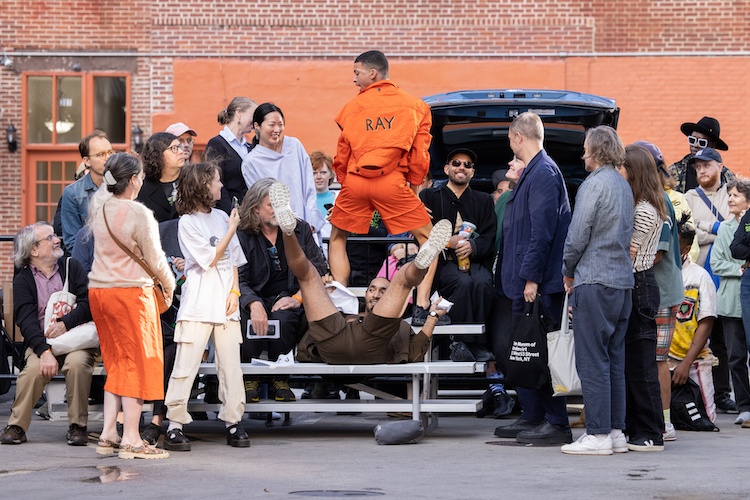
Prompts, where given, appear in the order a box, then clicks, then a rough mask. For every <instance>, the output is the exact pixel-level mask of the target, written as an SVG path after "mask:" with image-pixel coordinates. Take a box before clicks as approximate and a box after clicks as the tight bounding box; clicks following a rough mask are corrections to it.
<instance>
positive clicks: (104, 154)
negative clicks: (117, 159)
mask: <svg viewBox="0 0 750 500" xmlns="http://www.w3.org/2000/svg"><path fill="white" fill-rule="evenodd" d="M116 152H117V151H115V150H114V149H110V150H109V151H99V152H98V153H94V154H90V155H89V158H105V157H107V158H109V157H110V156H112V155H113V154H115V153H116Z"/></svg>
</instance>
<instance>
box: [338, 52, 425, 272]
mask: <svg viewBox="0 0 750 500" xmlns="http://www.w3.org/2000/svg"><path fill="white" fill-rule="evenodd" d="M354 84H355V85H357V86H358V87H359V88H360V89H361V90H360V92H359V94H358V95H357V97H355V98H354V99H352V100H351V101H350V102H349V103H348V104H347V105H346V106H344V108H343V109H342V110H341V112H340V113H339V114H338V116H337V117H336V123H337V124H338V126H339V127H340V128H341V135H340V136H339V141H338V146H337V149H336V158H335V159H334V162H333V169H334V171H335V172H336V177H337V179H338V181H339V182H340V183H341V192H340V193H339V196H338V198H336V203H335V205H334V207H333V214H332V216H331V224H332V225H333V228H332V230H331V240H330V243H329V246H328V256H329V259H328V260H329V262H330V266H331V274H332V276H333V278H334V279H335V280H336V281H338V282H340V283H344V284H346V283H347V281H348V279H349V273H350V272H351V268H350V265H349V259H348V257H347V255H346V239H347V237H348V236H349V233H367V231H368V229H369V227H370V220H371V219H372V216H373V212H374V211H375V210H377V211H378V212H379V213H380V216H381V217H382V219H383V222H384V223H385V227H386V229H388V232H389V233H390V234H399V233H404V232H411V233H412V234H413V235H414V237H416V238H417V240H418V241H419V243H420V244H422V243H424V242H425V241H427V237H428V236H429V234H430V230H431V229H432V223H431V222H430V216H429V215H428V213H427V210H426V209H425V206H424V204H423V203H422V202H421V201H420V200H419V198H418V197H417V195H416V189H417V187H418V186H419V185H420V184H422V181H423V180H424V176H425V175H426V174H427V171H428V170H429V168H430V153H429V148H430V142H431V141H432V136H431V135H430V127H431V126H432V117H431V115H430V107H429V106H428V105H427V104H426V103H425V102H424V101H422V100H421V99H418V98H416V97H413V96H410V95H409V94H407V93H406V92H404V91H403V90H401V89H400V88H398V87H397V86H396V84H394V83H393V82H392V81H390V80H389V79H388V60H387V59H386V57H385V55H384V54H383V53H382V52H379V51H377V50H371V51H368V52H365V53H363V54H360V55H359V57H357V59H355V60H354Z"/></svg>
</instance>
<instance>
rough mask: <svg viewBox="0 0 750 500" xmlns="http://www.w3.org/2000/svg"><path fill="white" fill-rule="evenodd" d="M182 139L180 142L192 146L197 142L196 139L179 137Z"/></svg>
mask: <svg viewBox="0 0 750 500" xmlns="http://www.w3.org/2000/svg"><path fill="white" fill-rule="evenodd" d="M177 140H178V141H180V144H184V145H185V146H192V145H193V144H195V139H177Z"/></svg>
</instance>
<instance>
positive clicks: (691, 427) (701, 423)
mask: <svg viewBox="0 0 750 500" xmlns="http://www.w3.org/2000/svg"><path fill="white" fill-rule="evenodd" d="M672 424H674V427H675V429H679V430H681V431H713V432H719V428H718V427H716V426H715V425H714V424H713V422H711V420H710V419H709V418H708V414H707V413H706V407H705V405H704V404H703V396H702V395H701V388H700V387H698V384H696V383H695V382H694V381H693V380H692V379H690V378H688V379H687V382H685V383H684V384H683V385H672Z"/></svg>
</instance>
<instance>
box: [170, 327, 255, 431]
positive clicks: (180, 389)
mask: <svg viewBox="0 0 750 500" xmlns="http://www.w3.org/2000/svg"><path fill="white" fill-rule="evenodd" d="M209 339H211V342H212V343H213V345H214V348H215V349H216V374H217V375H218V376H219V399H220V400H221V401H222V403H221V408H220V410H219V419H220V420H223V421H224V422H227V423H230V424H236V423H237V422H239V421H240V420H242V414H243V413H245V384H244V383H243V381H242V368H241V367H240V344H241V343H242V332H241V331H240V324H239V322H238V321H227V322H226V323H224V324H218V323H202V322H198V321H179V322H178V323H177V326H176V327H175V330H174V341H175V344H177V354H176V356H175V362H174V368H173V369H172V375H171V376H170V377H169V386H168V387H167V394H166V396H165V397H164V404H165V405H166V406H167V408H168V410H167V418H168V419H169V420H173V421H175V422H179V423H181V424H189V423H190V422H192V421H193V419H192V418H191V417H190V414H189V413H188V411H187V403H188V399H190V390H191V389H192V387H193V380H195V376H196V375H197V374H198V368H200V363H201V358H202V357H203V351H204V350H205V349H206V344H207V343H208V340H209Z"/></svg>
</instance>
